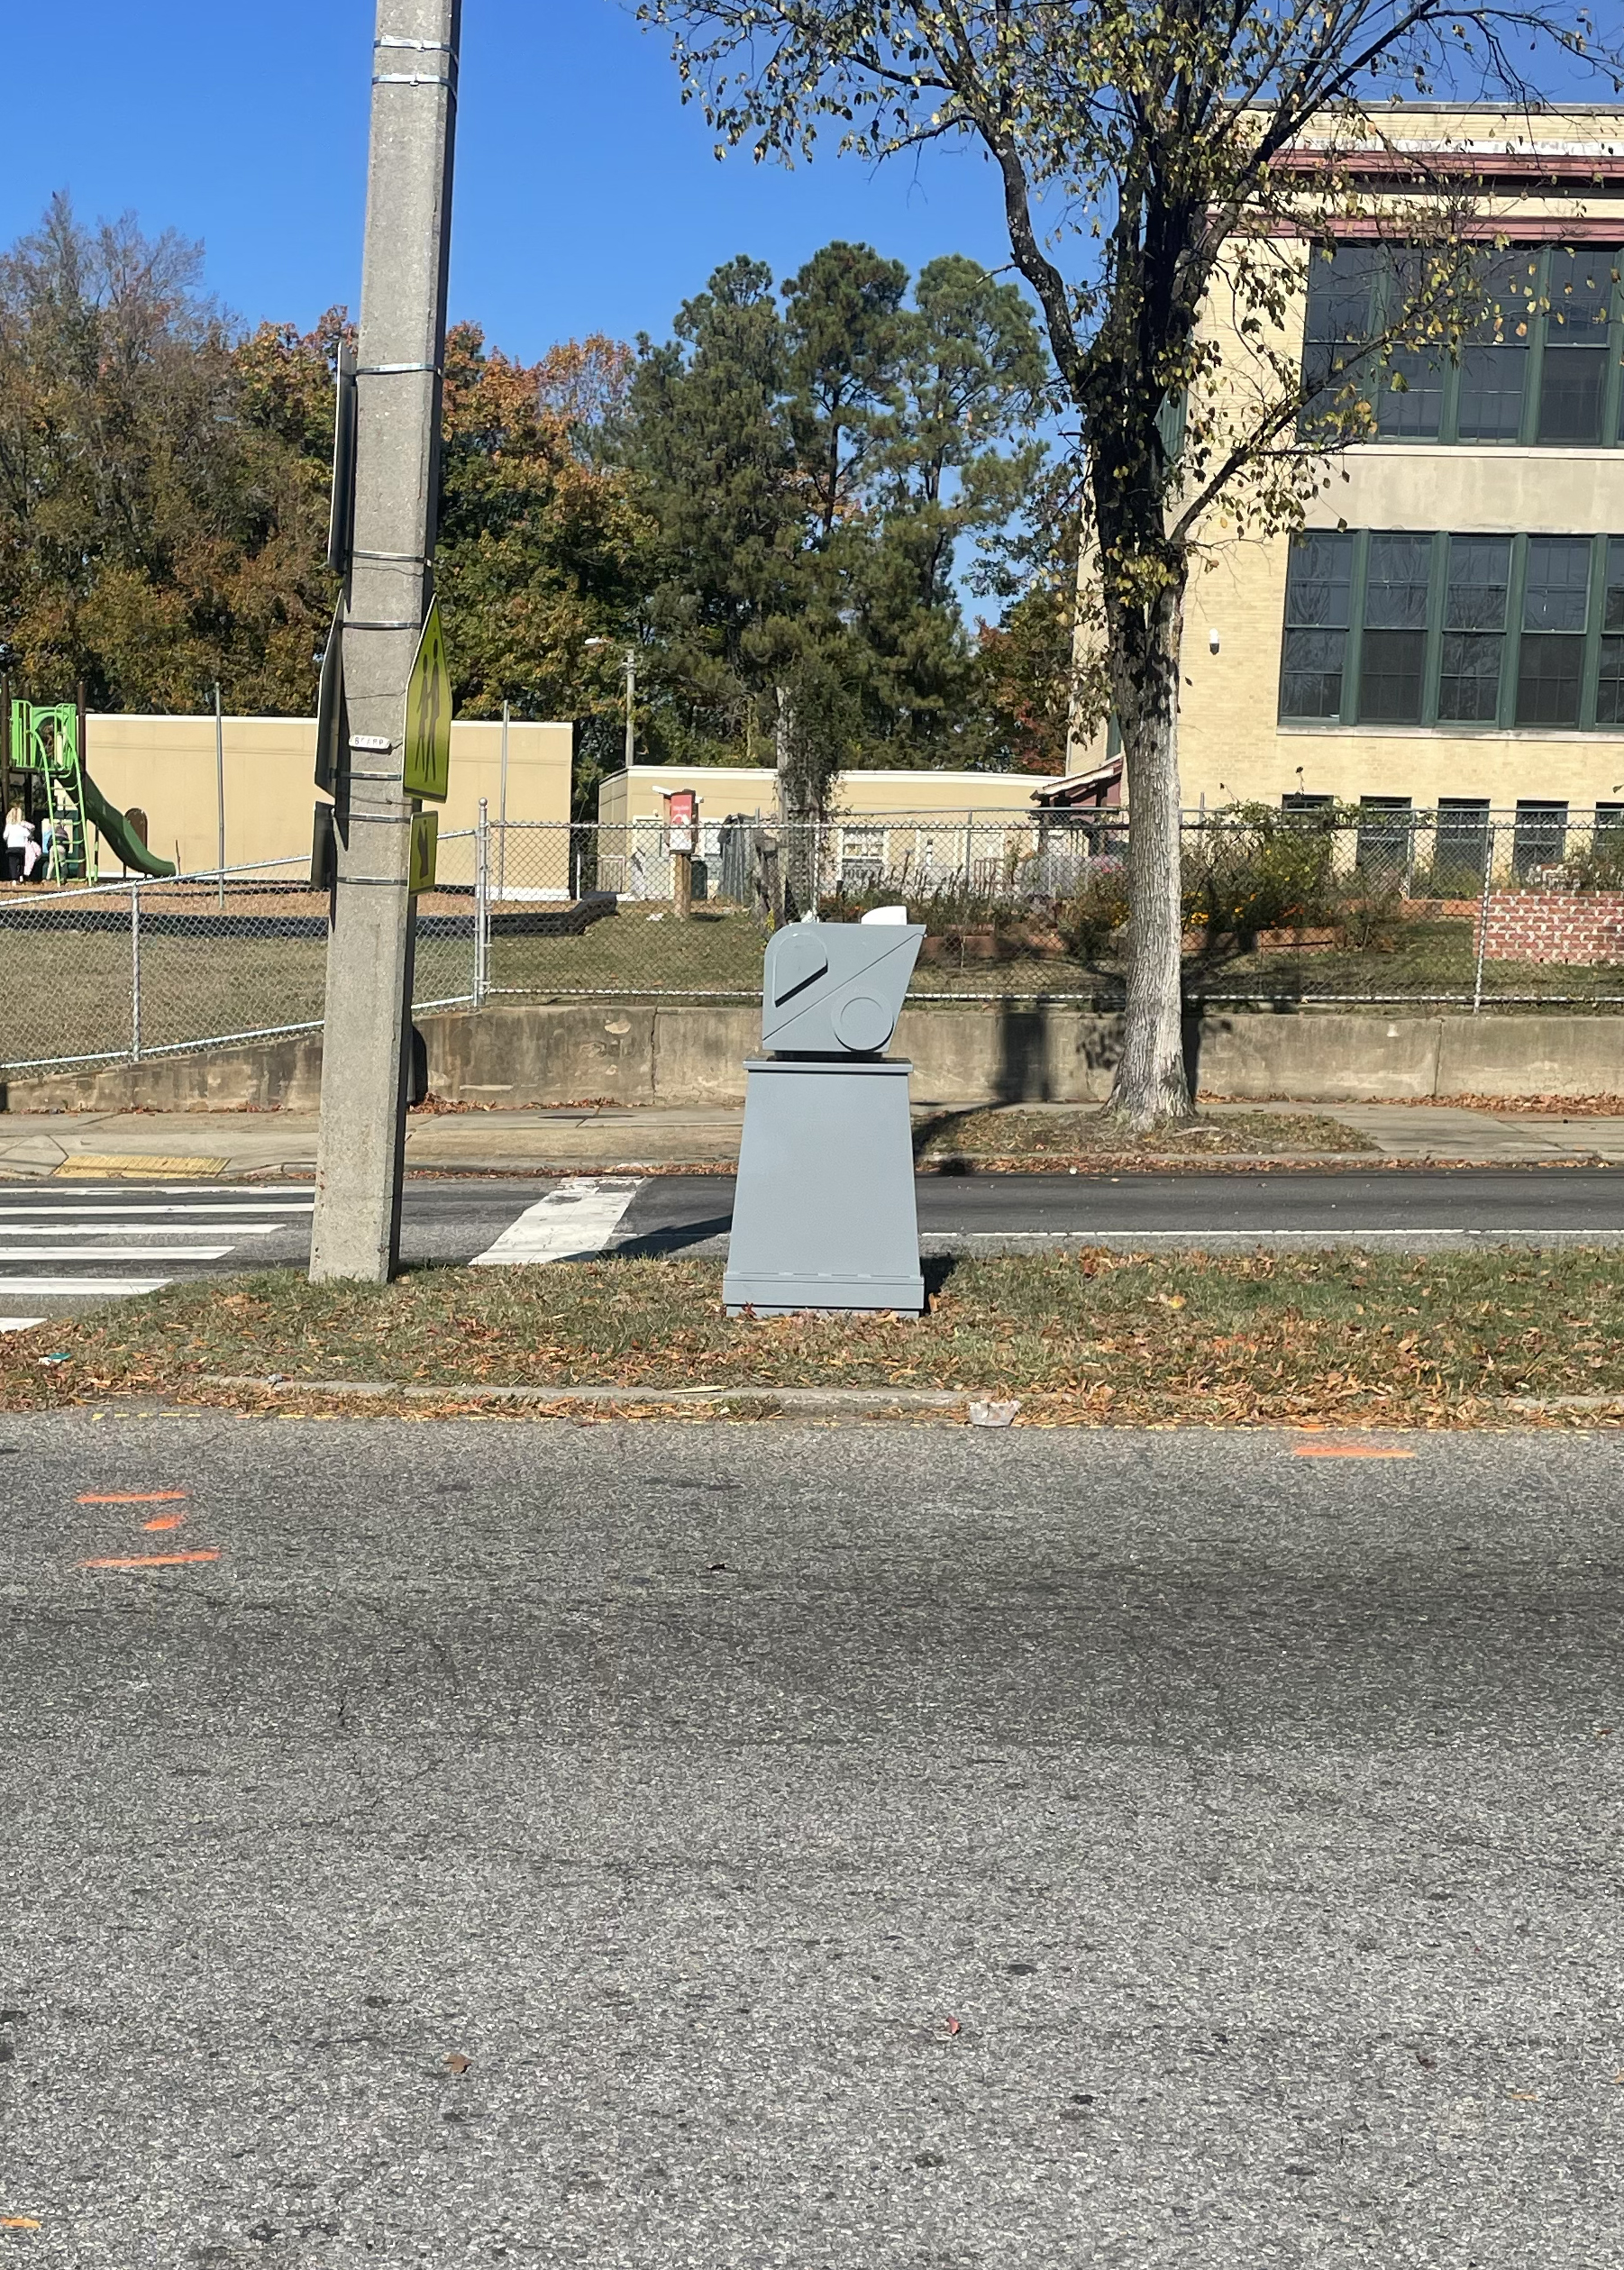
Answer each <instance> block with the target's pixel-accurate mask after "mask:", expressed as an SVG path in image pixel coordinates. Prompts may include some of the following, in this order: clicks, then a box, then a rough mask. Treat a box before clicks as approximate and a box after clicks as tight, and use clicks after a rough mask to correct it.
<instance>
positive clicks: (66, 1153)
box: [0, 1104, 1624, 1180]
mask: <svg viewBox="0 0 1624 2270" xmlns="http://www.w3.org/2000/svg"><path fill="white" fill-rule="evenodd" d="M1018 1108H1021V1109H1024V1110H1028V1111H1030V1110H1045V1109H1053V1110H1060V1109H1064V1110H1068V1111H1074V1110H1076V1109H1077V1108H1078V1107H1077V1106H1075V1105H1065V1106H1058V1105H1056V1106H1044V1105H1024V1106H1020V1107H1018ZM1259 1108H1266V1107H1259V1106H1256V1105H1226V1104H1212V1105H1208V1106H1205V1107H1204V1110H1205V1111H1207V1112H1209V1113H1210V1114H1211V1116H1212V1117H1214V1118H1221V1117H1227V1116H1228V1115H1229V1114H1230V1113H1232V1112H1234V1111H1239V1110H1247V1111H1251V1110H1256V1109H1259ZM1280 1108H1282V1109H1304V1110H1307V1109H1311V1110H1313V1111H1315V1112H1317V1113H1318V1114H1319V1115H1320V1116H1322V1117H1326V1118H1330V1119H1336V1120H1338V1121H1340V1122H1341V1123H1342V1124H1343V1125H1345V1126H1348V1127H1351V1128H1353V1129H1355V1130H1356V1132H1357V1133H1359V1134H1361V1135H1364V1136H1365V1137H1366V1138H1367V1139H1368V1140H1369V1141H1371V1142H1372V1143H1373V1144H1375V1145H1376V1151H1375V1153H1374V1154H1372V1153H1368V1152H1367V1153H1354V1154H1349V1155H1348V1156H1347V1158H1346V1164H1348V1165H1349V1166H1357V1165H1361V1164H1363V1165H1366V1166H1368V1165H1370V1164H1371V1163H1372V1162H1373V1156H1374V1157H1375V1158H1389V1159H1400V1160H1413V1161H1427V1160H1437V1161H1450V1162H1464V1163H1468V1164H1473V1165H1485V1166H1486V1165H1504V1164H1508V1163H1510V1162H1518V1161H1529V1162H1533V1161H1538V1160H1546V1161H1559V1160H1575V1159H1589V1160H1596V1159H1601V1160H1605V1161H1609V1162H1610V1161H1613V1160H1619V1161H1620V1162H1624V1113H1621V1114H1619V1116H1618V1117H1606V1118H1594V1117H1574V1118H1560V1117H1536V1116H1534V1115H1532V1114H1517V1115H1512V1114H1510V1113H1500V1112H1488V1111H1468V1110H1463V1109H1460V1108H1454V1107H1450V1106H1446V1105H1435V1106H1406V1105H1401V1104H1337V1105H1324V1104H1313V1105H1300V1106H1282V1107H1280ZM316 1126H317V1121H316V1115H315V1112H307V1111H274V1112H233V1111H221V1112H123V1113H105V1114H104V1113H72V1114H68V1113H55V1114H46V1113H37V1114H30V1113H23V1112H16V1113H8V1114H5V1115H0V1177H5V1178H19V1177H21V1178H24V1179H26V1178H31V1177H39V1176H43V1175H50V1174H64V1175H76V1176H94V1175H96V1174H98V1173H101V1174H109V1175H112V1174H123V1175H130V1174H151V1175H152V1176H154V1177H155V1178H156V1179H164V1178H165V1177H169V1178H171V1179H175V1180H185V1179H187V1178H189V1177H196V1176H210V1175H213V1176H219V1177H222V1178H230V1177H236V1176H244V1175H288V1176H295V1177H307V1176H309V1175H310V1174H312V1173H314V1171H315V1153H316ZM743 1126H744V1113H743V1111H742V1110H741V1109H739V1108H736V1107H733V1106H726V1107H722V1108H709V1109H707V1108H702V1107H699V1106H689V1107H677V1108H671V1109H667V1110H661V1109H657V1108H650V1109H643V1110H634V1109H628V1108H621V1107H616V1106H605V1107H602V1108H592V1107H573V1108H567V1109H561V1110H542V1111H490V1112H484V1111H479V1112H432V1111H431V1112H414V1113H413V1114H412V1115H411V1117H410V1119H409V1121H408V1123H407V1134H406V1164H407V1166H408V1167H411V1168H415V1169H417V1170H419V1171H421V1170H424V1169H428V1170H440V1171H446V1172H463V1173H468V1172H475V1173H478V1172H484V1173H503V1174H525V1173H534V1174H548V1173H579V1172H582V1171H587V1172H591V1171H607V1170H610V1169H613V1168H617V1167H636V1166H653V1167H659V1166H689V1165H693V1166H711V1167H715V1166H716V1165H718V1164H723V1165H731V1164H732V1163H733V1162H734V1160H736V1158H737V1156H738V1148H739V1135H740V1130H741V1128H742V1127H743ZM1316 1155H1317V1157H1318V1162H1320V1163H1334V1161H1332V1160H1327V1157H1326V1154H1324V1153H1318V1154H1316ZM1201 1163H1202V1164H1203V1165H1204V1166H1210V1165H1212V1164H1214V1163H1216V1162H1213V1161H1211V1160H1203V1161H1202V1162H1201Z"/></svg>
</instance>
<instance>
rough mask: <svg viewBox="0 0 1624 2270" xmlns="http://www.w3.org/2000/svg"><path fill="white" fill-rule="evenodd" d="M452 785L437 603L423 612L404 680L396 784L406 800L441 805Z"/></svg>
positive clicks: (446, 675) (448, 682) (448, 690)
mask: <svg viewBox="0 0 1624 2270" xmlns="http://www.w3.org/2000/svg"><path fill="white" fill-rule="evenodd" d="M451 779H452V673H451V669H450V666H449V664H448V663H447V661H446V659H445V633H444V632H443V631H442V629H441V627H440V602H439V600H438V599H436V600H434V602H433V605H432V606H430V608H429V612H428V620H427V622H426V623H425V624H424V626H423V636H422V637H421V638H420V639H419V640H418V642H417V659H416V661H415V662H414V663H413V664H412V674H411V676H410V678H408V679H407V680H406V770H405V775H404V778H403V780H402V786H403V787H404V788H405V789H406V794H407V795H408V796H426V797H430V798H433V801H434V802H435V803H436V804H443V803H444V801H445V799H446V798H447V796H448V795H449V794H450V793H451Z"/></svg>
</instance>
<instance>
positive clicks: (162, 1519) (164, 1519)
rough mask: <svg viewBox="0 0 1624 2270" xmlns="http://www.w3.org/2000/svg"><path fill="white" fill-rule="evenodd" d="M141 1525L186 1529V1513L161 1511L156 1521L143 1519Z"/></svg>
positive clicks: (149, 1527)
mask: <svg viewBox="0 0 1624 2270" xmlns="http://www.w3.org/2000/svg"><path fill="white" fill-rule="evenodd" d="M141 1527H142V1528H143V1529H184V1528H185V1527H186V1516H185V1514H184V1513H160V1515H159V1517H158V1518H157V1520H156V1521H143V1522H142V1523H141Z"/></svg>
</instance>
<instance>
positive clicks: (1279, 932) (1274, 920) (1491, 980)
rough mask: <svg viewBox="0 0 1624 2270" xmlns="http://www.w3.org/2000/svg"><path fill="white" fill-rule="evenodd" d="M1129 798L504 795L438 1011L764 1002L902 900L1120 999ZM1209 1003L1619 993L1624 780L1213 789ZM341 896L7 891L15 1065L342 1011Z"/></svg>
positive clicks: (1207, 819)
mask: <svg viewBox="0 0 1624 2270" xmlns="http://www.w3.org/2000/svg"><path fill="white" fill-rule="evenodd" d="M1127 845H1128V824H1127V820H1126V818H1125V817H1124V816H1123V814H1122V813H1121V812H1120V811H1117V810H1109V809H1108V810H1099V811H1087V812H1068V813H1059V814H1046V813H1038V814H1034V815H1031V816H1027V815H1025V814H1011V815H1008V816H991V815H989V814H988V813H986V812H985V811H981V812H974V811H972V812H965V813H963V814H954V813H944V814H925V815H921V814H917V813H912V814H879V815H868V816H863V817H862V818H861V819H837V820H830V821H827V822H824V823H821V824H818V825H808V826H805V827H780V826H778V825H775V824H774V823H773V822H771V820H767V819H763V818H762V817H760V816H757V815H755V814H735V815H732V816H727V817H725V818H723V819H721V820H717V821H711V820H704V821H702V823H701V825H700V826H699V828H698V835H697V840H696V841H695V843H694V847H693V851H692V852H691V854H690V855H689V877H688V880H689V897H688V898H687V900H686V901H684V900H682V899H680V898H679V890H680V884H681V880H682V878H681V873H680V862H681V858H682V854H680V852H675V851H673V850H672V848H671V839H670V836H669V833H668V831H667V829H666V828H665V827H664V825H662V824H661V823H658V822H654V821H637V822H634V823H630V824H625V825H610V824H607V823H603V824H598V823H560V824H556V825H553V824H545V823H534V822H525V823H517V822H515V823H510V824H509V825H506V826H498V825H491V824H488V823H486V822H482V823H481V825H479V826H478V827H476V828H471V829H467V830H463V831H460V832H457V833H453V834H446V835H443V836H442V837H441V839H440V852H439V871H438V876H437V880H436V885H435V888H434V889H433V891H432V892H429V893H426V894H424V896H423V897H422V898H420V899H419V901H418V907H417V933H416V935H417V943H416V959H415V984H414V988H413V1006H414V1008H415V1010H418V1011H426V1010H429V1009H434V1008H453V1007H472V1008H478V1007H483V1006H484V1005H485V1004H486V1003H487V1002H488V1001H518V1000H557V1001H567V1000H594V999H598V1000H635V999H644V1000H673V1001H674V1000H688V1001H697V1002H704V1001H750V1000H754V999H756V998H759V996H760V990H761V971H762V949H763V946H764V944H765V943H766V939H767V937H768V936H769V934H771V929H772V928H773V926H774V925H776V924H778V923H780V922H784V921H794V920H796V919H798V917H799V916H802V915H804V914H807V913H817V915H819V916H822V917H823V918H824V919H825V920H832V921H855V920H857V919H859V918H860V917H861V916H862V915H863V914H865V913H867V912H869V911H870V910H871V908H873V907H879V906H885V905H895V904H902V905H906V906H907V907H908V912H909V915H910V916H912V917H913V919H915V920H916V921H923V922H924V924H925V925H926V939H925V944H924V946H923V949H922V951H921V953H920V956H919V962H918V966H917V971H916V973H915V979H914V983H913V987H912V989H911V994H912V998H915V999H921V1000H929V999H936V1000H944V1001H969V1002H974V1001H985V1000H993V999H1004V1000H1008V999H1017V1000H1026V1001H1036V1000H1048V1001H1054V1002H1071V1003H1076V1004H1082V1005H1090V1006H1093V1007H1099V1008H1105V1009H1109V1008H1112V1007H1117V1006H1118V1005H1119V1004H1120V1001H1121V999H1122V994H1123V984H1124V971H1125V965H1126V950H1127ZM1182 900H1183V905H1182V919H1183V929H1184V985H1185V993H1186V997H1187V998H1188V1000H1189V1001H1190V1002H1191V1005H1192V1006H1200V1005H1201V1004H1203V1003H1211V1004H1213V1005H1215V1006H1218V1005H1222V1004H1229V1005H1233V1006H1246V1005H1267V1006H1287V1005H1294V1004H1309V1005H1311V1004H1313V1003H1317V1002H1318V1003H1325V1004H1327V1005H1332V1004H1338V1005H1342V1006H1353V1005H1360V1004H1365V1005H1369V1006H1372V1007H1375V1006H1396V1005H1400V1004H1405V1003H1410V1004H1414V1005H1417V1006H1420V1005H1424V1004H1427V1005H1435V1006H1446V1007H1469V1008H1473V1009H1490V1008H1502V1007H1503V1008H1516V1007H1546V1006H1548V1007H1583V1008H1586V1009H1595V1010H1608V1011H1611V1010H1616V1009H1619V1008H1621V1007H1624V805H1620V806H1619V807H1600V808H1599V809H1598V810H1596V811H1595V812H1593V813H1592V814H1589V815H1587V816H1584V817H1583V819H1575V818H1573V817H1571V816H1570V815H1569V813H1568V810H1567V807H1565V806H1563V805H1560V804H1556V803H1549V804H1535V803H1532V802H1530V803H1526V804H1523V805H1520V806H1519V807H1518V808H1517V809H1516V811H1514V812H1510V813H1501V812H1494V811H1491V810H1490V809H1489V808H1488V807H1486V806H1480V805H1467V804H1464V803H1463V804H1457V805H1455V806H1453V807H1451V806H1441V807H1438V808H1437V810H1432V811H1425V812H1420V811H1414V810H1410V809H1409V808H1406V807H1400V806H1397V805H1393V806H1391V807H1383V806H1378V805H1374V804H1372V805H1369V806H1367V807H1364V809H1362V810H1361V811H1360V812H1359V813H1358V814H1357V816H1349V815H1348V814H1347V812H1346V807H1335V808H1333V809H1330V810H1327V811H1321V810H1316V809H1315V808H1313V807H1306V808H1300V809H1298V810H1293V811H1264V810H1262V809H1261V808H1258V807H1254V808H1253V809H1252V810H1250V811H1249V812H1248V813H1247V814H1245V815H1242V816H1235V815H1229V814H1212V815H1208V814H1200V813H1196V814H1191V815H1188V816H1187V817H1186V820H1185V823H1184V828H1183V878H1182ZM326 952H327V899H326V896H325V894H324V893H322V892H317V891H315V890H313V889H311V887H310V880H309V875H308V871H307V870H306V865H305V863H304V862H296V861H291V860H287V861H280V862H267V863H266V864H264V865H261V866H259V867H252V868H238V869H233V870H230V871H227V872H225V873H224V874H221V875H199V876H191V877H183V878H179V879H163V880H151V881H136V880H128V881H123V882H118V883H103V884H99V885H96V886H94V887H89V888H79V889H51V888H47V887H41V886H36V885H32V884H18V885H14V886H12V887H11V888H9V889H0V1069H9V1070H13V1071H24V1070H28V1069H37V1068H43V1067H45V1066H49V1065H68V1064H85V1065H90V1064H96V1063H104V1062H116V1061H120V1060H123V1061H125V1062H140V1061H141V1059H142V1058H143V1057H151V1056H161V1055H169V1054H174V1053H178V1052H181V1051H184V1050H188V1049H196V1048H205V1047H210V1046H216V1045H220V1044H225V1043H229V1042H234V1041H251V1040H261V1039H269V1038H274V1037H277V1036H279V1035H285V1034H291V1033H302V1032H313V1031H315V1030H317V1029H318V1028H319V1026H320V1025H321V1022H322V1017H323V1009H324V982H325V974H326Z"/></svg>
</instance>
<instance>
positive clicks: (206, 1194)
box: [34, 1173, 315, 1206]
mask: <svg viewBox="0 0 1624 2270" xmlns="http://www.w3.org/2000/svg"><path fill="white" fill-rule="evenodd" d="M34 1188H35V1189H36V1190H50V1191H51V1192H52V1193H53V1194H54V1193H56V1192H57V1191H60V1192H61V1194H62V1196H63V1197H64V1198H102V1197H107V1198H116V1197H117V1196H118V1194H119V1192H120V1191H121V1190H128V1191H129V1192H130V1193H131V1194H132V1196H133V1194H134V1193H135V1192H136V1191H140V1193H141V1196H142V1197H143V1198H247V1197H251V1196H252V1195H254V1193H255V1192H256V1191H257V1192H258V1194H259V1196H260V1198H261V1199H263V1200H264V1202H265V1203H266V1204H267V1205H268V1206H279V1205H280V1204H281V1203H282V1201H283V1200H284V1199H290V1198H293V1199H298V1198H304V1197H306V1196H308V1195H309V1192H310V1185H309V1183H308V1182H263V1183H253V1182H155V1181H153V1179H152V1177H151V1175H150V1174H142V1175H136V1176H127V1177H125V1178H124V1179H123V1180H122V1181H120V1180H116V1179H113V1178H110V1177H108V1176H107V1175H105V1174H95V1175H88V1176H87V1177H86V1178H85V1179H84V1180H83V1181H78V1182H75V1181H70V1180H69V1179H68V1177H67V1176H66V1175H57V1174H54V1173H53V1174H52V1175H51V1177H50V1181H48V1182H41V1183H36V1184H35V1185H34ZM314 1202H315V1201H314V1199H312V1203H313V1204H314Z"/></svg>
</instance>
